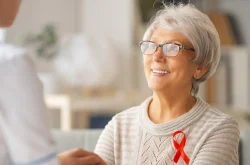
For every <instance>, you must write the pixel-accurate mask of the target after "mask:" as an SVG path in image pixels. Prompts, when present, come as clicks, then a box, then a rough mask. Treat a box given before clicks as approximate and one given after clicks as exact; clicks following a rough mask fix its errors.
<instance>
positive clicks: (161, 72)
mask: <svg viewBox="0 0 250 165" xmlns="http://www.w3.org/2000/svg"><path fill="white" fill-rule="evenodd" d="M153 73H160V74H167V73H169V72H168V71H161V70H154V69H153Z"/></svg>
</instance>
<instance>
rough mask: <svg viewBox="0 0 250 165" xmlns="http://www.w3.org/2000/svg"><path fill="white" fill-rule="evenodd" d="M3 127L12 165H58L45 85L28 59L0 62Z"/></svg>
mask: <svg viewBox="0 0 250 165" xmlns="http://www.w3.org/2000/svg"><path fill="white" fill-rule="evenodd" d="M0 77H1V80H0V126H1V127H2V132H1V134H3V137H4V138H5V142H6V145H7V148H8V152H9V155H10V157H11V160H12V163H13V164H16V165H38V164H39V165H57V164H58V160H57V153H56V144H55V141H54V140H53V138H52V136H51V134H50V130H49V127H48V122H47V117H46V116H47V114H46V113H47V109H46V106H45V103H44V97H43V89H42V84H41V82H40V81H39V79H38V77H37V74H36V72H35V69H34V67H33V64H32V62H31V60H30V59H29V57H28V56H27V55H18V56H15V57H13V58H10V59H7V60H4V61H0Z"/></svg>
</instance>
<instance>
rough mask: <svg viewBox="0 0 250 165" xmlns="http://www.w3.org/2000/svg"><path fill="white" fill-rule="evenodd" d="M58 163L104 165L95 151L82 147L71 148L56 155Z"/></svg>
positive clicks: (65, 164)
mask: <svg viewBox="0 0 250 165" xmlns="http://www.w3.org/2000/svg"><path fill="white" fill-rule="evenodd" d="M58 157H59V160H60V165H106V163H105V162H104V161H103V160H102V159H101V158H100V157H99V156H98V155H96V154H95V153H92V152H89V151H85V150H83V149H79V148H77V149H72V150H69V151H66V152H63V153H61V154H59V155H58Z"/></svg>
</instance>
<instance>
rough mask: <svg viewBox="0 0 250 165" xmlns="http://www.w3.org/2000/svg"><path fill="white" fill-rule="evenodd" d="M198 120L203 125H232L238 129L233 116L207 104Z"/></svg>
mask: <svg viewBox="0 0 250 165" xmlns="http://www.w3.org/2000/svg"><path fill="white" fill-rule="evenodd" d="M200 121H201V122H202V123H203V124H204V125H209V126H210V127H213V126H214V127H225V126H227V127H232V128H235V129H238V123H237V122H236V120H235V118H234V117H233V116H231V115H229V114H227V113H225V112H224V111H221V110H220V109H217V108H215V107H213V106H211V105H209V104H208V106H207V109H206V111H205V113H204V114H203V116H202V118H200Z"/></svg>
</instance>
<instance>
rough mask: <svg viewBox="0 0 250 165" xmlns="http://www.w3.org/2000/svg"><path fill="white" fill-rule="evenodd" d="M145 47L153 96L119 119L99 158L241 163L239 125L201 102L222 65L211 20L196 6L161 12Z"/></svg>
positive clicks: (99, 150)
mask: <svg viewBox="0 0 250 165" xmlns="http://www.w3.org/2000/svg"><path fill="white" fill-rule="evenodd" d="M140 48H141V51H142V53H143V63H144V73H145V77H146V79H147V83H148V86H149V88H150V89H152V91H153V96H152V97H149V98H148V99H146V100H145V101H144V102H143V103H142V104H141V105H139V106H136V107H132V108H130V109H127V110H125V111H123V112H121V113H119V114H117V115H115V116H114V117H113V118H112V120H111V121H110V122H109V123H108V125H107V126H106V127H105V129H104V131H103V132H102V134H101V136H100V138H99V140H98V142H97V146H96V149H95V153H97V154H98V155H99V156H100V157H101V158H102V159H103V160H104V161H105V162H106V163H107V164H109V165H114V164H131V165H134V164H153V165H156V164H157V165H166V164H169V165H170V164H171V165H172V164H178V165H184V164H185V165H186V164H192V165H205V164H206V165H237V164H239V160H238V144H239V133H240V132H239V128H238V124H237V123H236V121H235V120H234V119H233V118H232V117H230V116H228V115H226V114H224V113H222V112H221V111H219V110H217V109H215V108H213V107H211V106H210V105H209V104H208V103H206V102H205V101H204V100H202V99H201V98H199V97H198V96H197V92H198V89H199V84H200V83H202V82H204V81H206V80H207V79H208V78H209V77H211V76H212V75H213V74H214V73H215V71H216V68H217V66H218V63H219V60H220V39H219V35H218V33H217V31H216V29H215V27H214V25H213V24H212V22H211V21H210V19H209V18H208V17H207V15H205V14H204V13H202V12H200V11H199V10H198V9H196V7H195V6H193V5H191V4H188V5H184V4H178V5H164V9H162V10H160V11H159V12H158V13H157V14H156V16H155V17H154V18H153V19H152V20H151V22H150V24H149V27H148V29H147V30H146V32H145V34H144V37H143V41H141V43H140Z"/></svg>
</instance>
